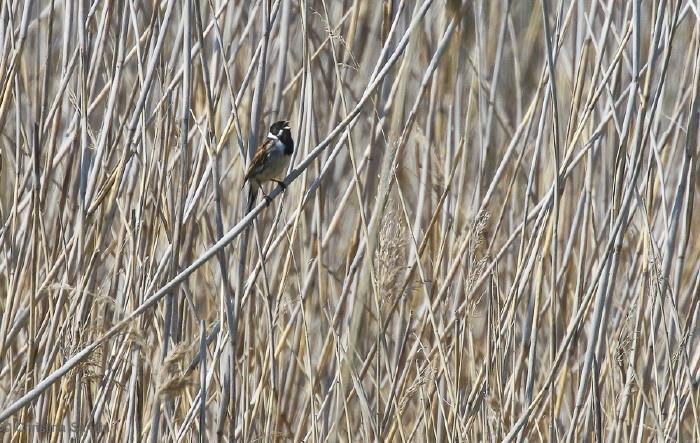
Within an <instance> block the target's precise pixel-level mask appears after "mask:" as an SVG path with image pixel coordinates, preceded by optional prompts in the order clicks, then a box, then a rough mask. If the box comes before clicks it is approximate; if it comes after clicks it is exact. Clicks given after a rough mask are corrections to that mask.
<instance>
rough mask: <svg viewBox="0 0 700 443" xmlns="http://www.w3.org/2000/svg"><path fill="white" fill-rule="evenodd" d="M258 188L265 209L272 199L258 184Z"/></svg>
mask: <svg viewBox="0 0 700 443" xmlns="http://www.w3.org/2000/svg"><path fill="white" fill-rule="evenodd" d="M258 187H259V188H260V192H262V195H263V197H264V198H265V207H268V206H270V203H272V198H270V196H269V195H267V193H266V192H265V190H264V189H263V187H262V185H261V184H260V183H258Z"/></svg>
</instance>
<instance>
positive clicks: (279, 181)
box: [272, 179, 287, 191]
mask: <svg viewBox="0 0 700 443" xmlns="http://www.w3.org/2000/svg"><path fill="white" fill-rule="evenodd" d="M272 181H273V182H275V183H277V184H278V185H279V187H280V188H282V190H283V191H285V190H286V189H287V185H285V184H284V182H283V181H282V180H275V179H272Z"/></svg>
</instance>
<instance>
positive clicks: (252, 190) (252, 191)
mask: <svg viewBox="0 0 700 443" xmlns="http://www.w3.org/2000/svg"><path fill="white" fill-rule="evenodd" d="M248 188H249V189H248V210H247V211H246V212H250V211H251V210H252V209H253V206H255V197H257V195H258V188H257V187H256V186H255V185H254V184H253V183H251V182H248Z"/></svg>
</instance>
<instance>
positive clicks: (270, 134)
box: [267, 132, 279, 140]
mask: <svg viewBox="0 0 700 443" xmlns="http://www.w3.org/2000/svg"><path fill="white" fill-rule="evenodd" d="M267 138H271V139H272V140H279V137H277V136H276V135H275V134H273V133H272V132H268V133H267Z"/></svg>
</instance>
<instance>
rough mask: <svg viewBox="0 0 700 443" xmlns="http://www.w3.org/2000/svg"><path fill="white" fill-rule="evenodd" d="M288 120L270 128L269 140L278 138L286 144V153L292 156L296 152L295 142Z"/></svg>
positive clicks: (274, 124) (276, 123)
mask: <svg viewBox="0 0 700 443" xmlns="http://www.w3.org/2000/svg"><path fill="white" fill-rule="evenodd" d="M290 129H291V128H290V127H289V122H288V121H287V120H280V121H278V122H275V123H273V124H272V126H270V133H269V134H268V135H267V136H268V137H269V138H276V139H278V140H279V141H281V142H282V143H284V146H285V150H284V153H285V154H287V155H291V154H292V153H293V152H294V140H292V132H291V130H290Z"/></svg>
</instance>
